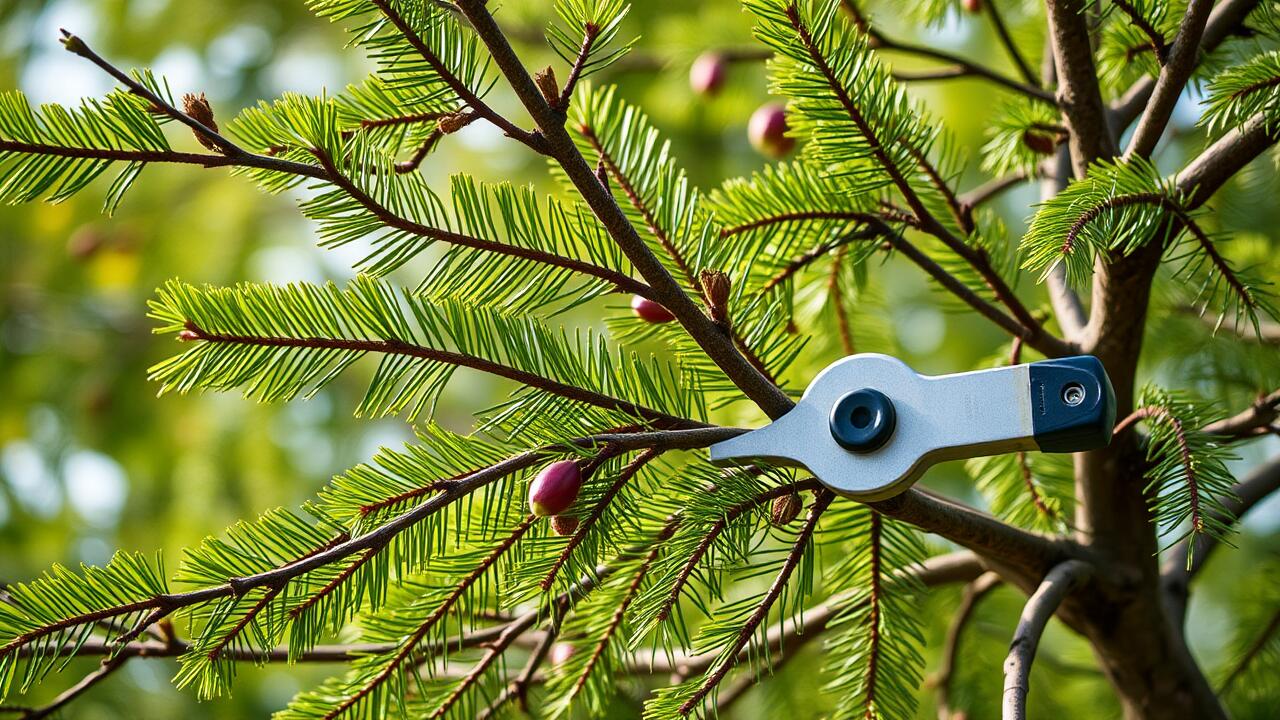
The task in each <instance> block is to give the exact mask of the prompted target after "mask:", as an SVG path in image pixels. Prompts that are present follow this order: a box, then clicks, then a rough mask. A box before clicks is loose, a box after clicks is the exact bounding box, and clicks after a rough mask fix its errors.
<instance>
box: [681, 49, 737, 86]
mask: <svg viewBox="0 0 1280 720" xmlns="http://www.w3.org/2000/svg"><path fill="white" fill-rule="evenodd" d="M727 74H728V66H727V65H726V63H725V61H724V56H723V55H721V54H720V53H715V52H705V53H702V54H701V55H699V56H698V59H696V60H694V61H693V66H692V67H690V68H689V87H691V88H693V91H694V92H696V93H698V94H699V95H707V96H711V95H715V94H716V93H718V92H720V88H722V87H724V81H725V77H726V76H727Z"/></svg>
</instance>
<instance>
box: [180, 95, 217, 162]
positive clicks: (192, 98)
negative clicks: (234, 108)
mask: <svg viewBox="0 0 1280 720" xmlns="http://www.w3.org/2000/svg"><path fill="white" fill-rule="evenodd" d="M182 112H184V113H186V114H188V115H190V116H191V119H192V120H195V121H196V122H198V123H200V124H201V125H203V126H205V127H207V128H209V129H210V130H212V131H214V132H218V123H217V122H215V121H214V119H213V106H212V105H210V104H209V100H208V98H206V97H205V96H204V93H200V94H199V95H195V94H193V93H187V94H186V95H183V96H182ZM193 132H194V131H193ZM195 136H196V140H197V141H199V143H200V144H201V145H203V146H205V148H207V149H209V150H212V151H214V152H222V149H221V148H219V147H218V146H217V145H216V144H215V143H214V142H213V141H212V140H210V139H209V138H207V137H205V136H204V134H203V133H199V132H195Z"/></svg>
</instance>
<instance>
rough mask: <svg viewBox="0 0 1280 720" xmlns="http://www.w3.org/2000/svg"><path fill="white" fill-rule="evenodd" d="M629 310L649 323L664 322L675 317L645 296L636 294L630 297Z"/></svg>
mask: <svg viewBox="0 0 1280 720" xmlns="http://www.w3.org/2000/svg"><path fill="white" fill-rule="evenodd" d="M631 311H632V312H634V313H635V314H636V317H638V318H640V319H641V320H644V321H645V322H650V323H665V322H671V321H672V320H675V319H676V316H675V315H672V314H671V311H670V310H668V309H666V308H664V307H662V305H660V304H658V303H656V302H654V301H652V300H650V299H649V298H646V297H640V296H639V295H636V296H635V297H633V298H631Z"/></svg>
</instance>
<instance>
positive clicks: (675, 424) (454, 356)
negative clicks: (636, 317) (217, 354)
mask: <svg viewBox="0 0 1280 720" xmlns="http://www.w3.org/2000/svg"><path fill="white" fill-rule="evenodd" d="M187 332H190V333H192V334H193V338H192V339H193V340H198V341H204V342H210V343H224V344H231V345H249V346H253V347H272V348H309V349H319V350H346V351H351V352H360V353H381V354H385V355H403V356H406V357H415V358H419V359H422V360H427V361H429V362H438V363H445V364H448V365H455V366H458V367H465V368H471V369H472V370H479V371H480V372H484V373H488V374H490V375H496V376H498V377H502V378H507V379H508V380H514V381H516V382H518V383H520V384H521V385H526V386H529V387H533V388H537V389H539V390H542V391H544V392H548V393H551V394H553V395H559V396H560V397H563V398H567V399H569V400H572V401H574V402H581V403H584V404H586V405H594V406H595V407H599V408H604V409H607V410H616V411H618V412H622V413H626V414H628V415H632V416H635V417H638V418H643V419H644V420H646V421H648V422H653V423H656V424H658V425H660V426H664V427H667V428H682V429H690V428H695V427H709V426H708V425H706V424H705V423H701V422H698V421H695V420H689V419H688V418H679V417H676V416H674V415H669V414H667V413H664V412H661V411H659V410H654V409H652V408H647V407H645V406H643V405H637V404H635V403H632V402H628V401H626V400H621V399H619V398H615V397H610V396H608V395H603V394H601V393H597V392H594V391H591V390H586V389H584V388H580V387H577V386H576V385H570V384H567V383H563V382H560V381H558V380H553V379H551V378H548V377H544V376H542V375H538V374H536V373H531V372H527V371H524V370H520V369H517V368H514V367H510V366H508V365H503V364H501V363H496V362H493V361H492V360H487V359H485V358H482V357H477V356H475V355H467V354H465V353H459V352H453V351H451V350H438V349H435V348H429V347H423V346H421V345H414V344H412V343H408V342H405V341H403V340H349V339H345V338H327V337H306V338H295V337H278V336H264V335H231V334H224V333H215V332H208V331H206V330H204V329H203V328H201V327H200V326H198V325H196V324H195V323H193V322H191V321H188V322H187Z"/></svg>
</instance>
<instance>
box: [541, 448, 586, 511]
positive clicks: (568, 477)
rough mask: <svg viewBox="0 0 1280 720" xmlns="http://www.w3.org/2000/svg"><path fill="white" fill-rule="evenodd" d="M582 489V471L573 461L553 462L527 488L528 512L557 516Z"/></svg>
mask: <svg viewBox="0 0 1280 720" xmlns="http://www.w3.org/2000/svg"><path fill="white" fill-rule="evenodd" d="M581 489H582V471H581V470H580V469H579V468H578V463H577V462H575V461H573V460H561V461H560V462H554V463H551V464H550V465H548V466H546V467H545V468H543V469H542V472H540V473H538V476H537V477H536V478H534V479H533V483H532V484H531V485H530V487H529V510H530V511H531V512H533V514H534V515H540V516H544V517H545V516H547V515H559V514H560V513H562V512H564V511H565V510H568V509H569V506H570V505H572V504H573V501H574V500H577V499H578V491H579V490H581Z"/></svg>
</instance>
